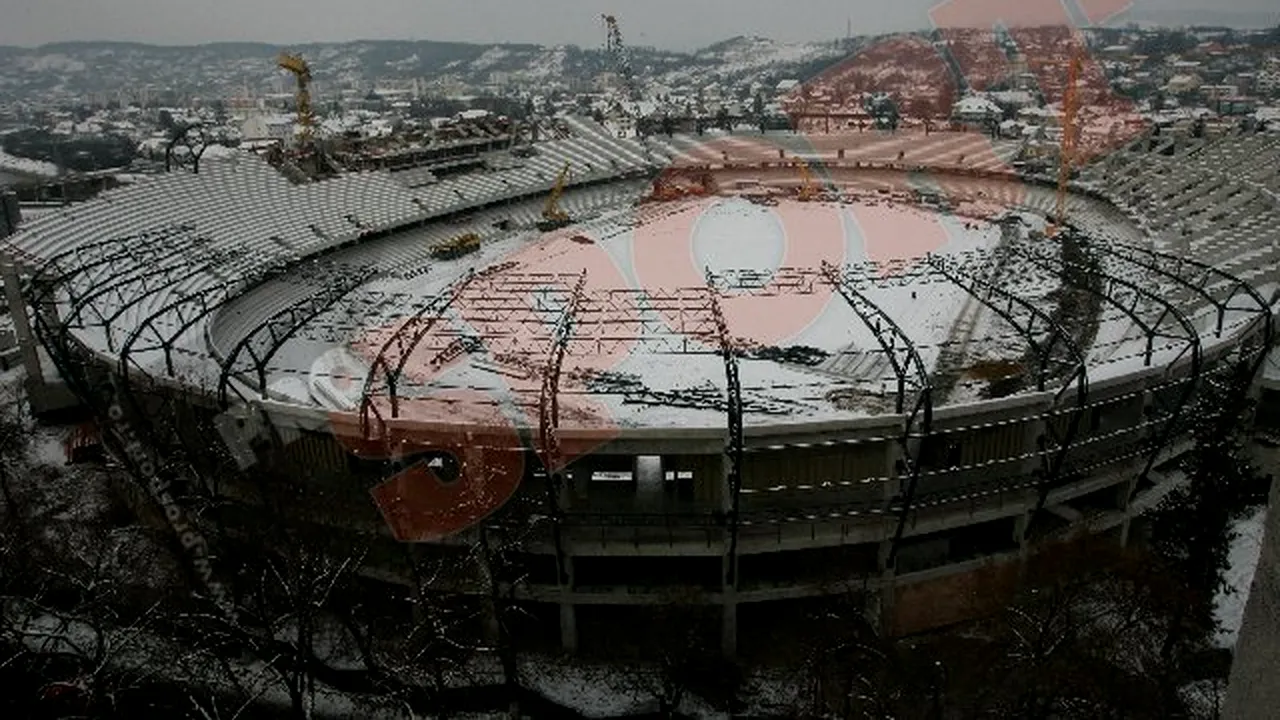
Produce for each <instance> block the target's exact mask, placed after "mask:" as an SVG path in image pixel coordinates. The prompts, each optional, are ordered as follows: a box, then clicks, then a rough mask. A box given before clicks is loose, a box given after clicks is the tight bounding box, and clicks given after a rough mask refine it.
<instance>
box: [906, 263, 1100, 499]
mask: <svg viewBox="0 0 1280 720" xmlns="http://www.w3.org/2000/svg"><path fill="white" fill-rule="evenodd" d="M925 261H926V262H928V263H929V264H930V265H931V266H932V267H934V268H935V269H936V270H937V271H938V272H939V273H941V274H942V275H943V276H944V277H946V278H947V279H948V280H950V281H951V282H953V283H955V284H956V285H958V286H960V287H962V288H964V290H965V292H967V293H969V294H970V295H971V296H972V297H974V298H975V299H977V300H978V301H979V302H981V303H982V304H983V305H985V306H987V307H988V308H990V309H991V310H992V312H995V313H996V314H997V315H999V316H1000V317H1001V318H1003V319H1004V320H1005V322H1007V323H1009V324H1010V325H1011V326H1012V327H1014V329H1016V330H1018V331H1019V332H1020V333H1021V334H1023V335H1024V336H1025V337H1026V338H1027V342H1028V344H1029V346H1030V347H1031V348H1032V349H1033V350H1034V351H1035V352H1036V354H1037V355H1039V361H1040V368H1039V370H1040V371H1039V374H1038V378H1037V388H1038V389H1039V390H1040V391H1041V392H1044V391H1045V388H1046V381H1047V379H1048V377H1047V376H1048V373H1049V366H1050V363H1051V362H1053V360H1054V357H1053V352H1054V349H1055V347H1057V346H1058V345H1059V343H1061V344H1062V345H1063V346H1064V349H1065V350H1066V352H1067V354H1068V355H1069V359H1070V362H1071V363H1072V367H1073V370H1072V372H1071V375H1070V376H1068V377H1067V378H1066V380H1065V381H1064V382H1063V386H1062V387H1061V388H1060V389H1059V390H1058V392H1057V393H1056V394H1055V395H1054V403H1053V404H1054V406H1055V407H1057V406H1058V404H1059V403H1060V402H1061V400H1062V397H1063V395H1064V394H1065V393H1066V392H1067V391H1068V390H1069V389H1070V388H1071V387H1072V385H1073V384H1074V385H1075V402H1074V403H1073V404H1072V407H1071V412H1070V416H1069V420H1068V421H1067V427H1066V429H1065V430H1064V431H1063V432H1062V433H1059V432H1058V429H1057V427H1056V426H1055V423H1053V422H1045V424H1044V426H1045V433H1046V434H1047V435H1049V436H1050V438H1051V439H1052V440H1053V441H1054V443H1055V445H1056V450H1055V451H1054V453H1053V454H1052V456H1050V455H1044V454H1042V455H1041V463H1042V465H1041V471H1042V472H1043V473H1044V477H1043V478H1042V481H1043V483H1044V484H1045V485H1051V484H1053V483H1054V482H1055V481H1056V480H1057V478H1058V475H1059V474H1060V473H1061V472H1062V468H1063V467H1064V466H1065V464H1066V457H1067V452H1068V451H1069V450H1070V448H1071V444H1072V443H1073V442H1074V441H1075V437H1076V433H1077V432H1078V431H1079V429H1080V420H1081V419H1082V417H1083V416H1084V411H1085V407H1086V405H1087V403H1088V396H1089V370H1088V364H1087V362H1086V356H1085V354H1084V352H1083V351H1082V350H1081V349H1080V346H1079V344H1077V343H1076V341H1075V339H1074V338H1073V337H1072V336H1071V333H1070V332H1068V331H1067V330H1066V328H1064V327H1062V325H1061V324H1060V323H1059V322H1058V321H1056V320H1054V319H1053V317H1051V316H1050V315H1049V314H1048V313H1046V312H1044V311H1043V310H1041V309H1040V308H1038V307H1036V306H1035V304H1033V303H1031V302H1028V301H1027V300H1025V299H1023V298H1020V297H1018V296H1017V295H1015V294H1014V293H1011V292H1009V291H1007V290H1005V289H1004V288H1003V287H1001V286H1000V285H998V284H996V283H994V282H992V281H990V280H988V279H986V278H985V277H983V276H982V275H971V276H967V277H966V275H965V274H964V273H963V271H960V272H957V271H956V269H954V268H949V267H948V263H946V262H945V261H943V260H941V259H940V258H938V257H937V256H935V255H932V254H930V255H928V256H926V258H925ZM996 297H999V299H1000V302H997V301H996V300H995V298H996ZM1015 308H1016V310H1015ZM1037 322H1039V323H1040V325H1041V326H1042V327H1041V328H1039V330H1040V331H1041V332H1044V331H1047V332H1048V334H1049V340H1048V341H1047V342H1044V343H1042V342H1040V341H1038V340H1036V335H1037V330H1038V328H1037V327H1036V323H1037ZM1059 362H1061V361H1059Z"/></svg>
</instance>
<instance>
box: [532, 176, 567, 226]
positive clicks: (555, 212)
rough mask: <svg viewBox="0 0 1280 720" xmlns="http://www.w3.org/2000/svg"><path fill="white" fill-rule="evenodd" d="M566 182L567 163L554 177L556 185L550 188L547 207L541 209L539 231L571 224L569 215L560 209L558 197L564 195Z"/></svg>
mask: <svg viewBox="0 0 1280 720" xmlns="http://www.w3.org/2000/svg"><path fill="white" fill-rule="evenodd" d="M568 182H569V163H565V164H564V169H563V170H561V171H560V175H559V176H558V177H556V184H555V185H554V186H553V187H552V188H551V195H549V196H548V197H547V205H546V207H544V208H543V209H542V222H540V223H538V229H539V230H543V231H550V230H557V229H559V228H562V227H564V226H565V225H568V224H569V223H570V222H572V221H571V220H570V219H569V213H567V212H565V211H564V210H561V209H560V196H561V195H563V194H564V187H565V185H566V184H567V183H568Z"/></svg>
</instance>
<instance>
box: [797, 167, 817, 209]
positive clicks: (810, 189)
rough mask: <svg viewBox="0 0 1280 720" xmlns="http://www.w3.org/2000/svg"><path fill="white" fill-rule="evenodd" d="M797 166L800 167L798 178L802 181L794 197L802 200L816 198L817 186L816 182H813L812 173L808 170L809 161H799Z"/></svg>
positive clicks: (807, 200) (806, 200)
mask: <svg viewBox="0 0 1280 720" xmlns="http://www.w3.org/2000/svg"><path fill="white" fill-rule="evenodd" d="M799 168H800V178H801V181H802V182H801V185H800V190H799V192H797V193H796V197H797V198H799V199H800V200H801V201H802V202H809V201H811V200H817V199H818V186H817V184H816V183H814V182H813V173H812V172H810V171H809V163H807V162H801V163H800V165H799Z"/></svg>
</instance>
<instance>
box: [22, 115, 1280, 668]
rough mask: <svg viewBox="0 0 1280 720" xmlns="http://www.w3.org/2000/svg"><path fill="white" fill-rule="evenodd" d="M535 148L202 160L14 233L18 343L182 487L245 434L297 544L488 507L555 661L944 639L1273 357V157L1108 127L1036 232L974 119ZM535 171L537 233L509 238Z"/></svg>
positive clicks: (1152, 496)
mask: <svg viewBox="0 0 1280 720" xmlns="http://www.w3.org/2000/svg"><path fill="white" fill-rule="evenodd" d="M568 126H569V132H568V133H566V135H565V136H564V137H560V138H557V139H553V140H547V141H544V142H539V143H536V144H534V145H533V146H532V149H529V146H524V147H523V148H521V149H519V151H513V150H511V149H504V150H498V151H487V152H485V153H483V154H482V155H481V156H479V160H482V161H483V162H481V163H477V164H475V166H474V167H470V168H468V167H463V168H462V169H460V170H459V169H458V168H456V167H455V168H454V169H452V170H448V169H436V170H434V171H433V170H432V169H430V168H429V167H428V168H425V169H424V168H418V169H414V170H408V171H403V172H394V173H391V172H368V173H351V174H344V175H339V176H338V177H335V178H332V179H327V180H322V181H318V182H309V183H300V184H296V183H294V182H291V181H290V180H289V179H287V178H286V176H285V175H284V174H282V173H281V172H280V171H278V170H277V169H276V168H274V167H272V166H271V165H270V164H268V163H267V162H266V161H265V160H263V159H261V158H259V157H258V156H255V155H252V154H249V153H242V152H227V153H219V154H215V153H209V154H208V155H207V156H206V157H205V158H204V159H203V160H202V161H201V163H200V166H199V171H198V172H196V173H187V172H176V173H171V174H168V175H165V176H161V177H158V178H153V179H149V180H146V181H143V182H139V183H137V184H134V185H131V186H127V187H122V188H118V189H115V190H111V191H108V192H105V193H103V194H102V195H101V196H100V197H98V198H96V199H94V200H92V201H89V202H86V203H83V204H77V205H72V206H68V207H67V208H65V209H63V210H59V211H57V212H53V213H50V214H47V215H44V216H42V217H39V218H37V219H35V220H33V221H31V222H29V223H25V224H23V225H21V226H20V228H19V231H18V232H17V233H16V234H15V235H14V236H13V237H12V238H10V239H9V240H8V245H7V246H8V251H9V252H10V254H11V255H12V256H13V259H14V260H15V262H16V263H17V265H18V266H19V267H20V268H21V270H22V272H23V273H24V274H25V275H26V276H27V277H29V278H31V282H30V283H29V284H28V285H27V296H26V298H25V300H26V302H27V304H28V305H29V306H30V307H31V308H32V310H31V319H30V324H31V325H32V326H33V327H34V328H35V330H36V333H35V334H36V335H37V336H38V337H39V340H40V343H41V345H42V346H43V350H42V351H41V353H42V354H40V355H38V356H37V355H35V354H34V353H33V354H32V357H34V358H35V359H37V360H38V359H43V360H45V363H44V364H45V366H46V367H45V368H44V370H43V373H44V375H43V377H46V378H47V380H48V382H49V383H51V384H52V383H55V382H58V381H59V380H58V379H57V377H55V376H58V375H60V376H61V378H62V379H64V380H65V381H66V382H67V383H68V384H69V385H70V386H71V389H72V390H73V391H74V392H75V393H76V394H77V395H79V396H81V399H82V400H84V401H85V402H87V403H89V404H91V405H94V404H96V406H97V407H96V409H97V410H98V411H99V414H101V415H108V416H110V418H109V420H110V421H111V422H108V421H107V420H104V428H105V429H106V431H108V432H111V431H113V430H112V428H117V429H118V428H120V427H124V426H127V424H128V423H129V422H133V423H134V425H133V426H131V427H147V428H149V429H148V430H147V433H148V434H149V435H150V439H151V440H152V441H154V442H156V443H157V444H159V445H161V446H164V445H166V444H174V445H175V446H179V445H180V446H181V447H182V448H185V449H186V450H185V451H184V452H183V453H182V454H181V457H182V458H183V464H184V465H186V466H191V467H198V468H201V470H200V472H203V473H208V474H217V473H219V472H221V471H220V470H219V469H218V468H219V467H220V465H219V463H222V465H221V467H222V468H223V469H228V468H229V469H231V470H234V471H235V472H234V473H227V474H228V475H232V474H235V475H237V476H251V475H252V474H253V473H254V472H255V467H256V466H255V464H254V463H255V461H256V460H258V459H260V458H258V457H257V456H254V455H253V453H254V452H261V448H260V445H261V443H258V442H257V441H258V440H262V439H263V438H266V439H267V440H266V442H267V443H268V444H271V445H272V446H273V447H276V448H277V449H279V450H280V451H281V452H280V455H281V457H283V458H285V460H280V461H273V463H272V464H271V467H272V468H273V469H278V468H280V467H289V468H292V471H294V472H295V474H297V475H298V477H299V479H300V480H302V481H305V483H311V484H314V485H315V486H317V487H323V488H324V491H323V492H322V493H312V494H309V495H307V498H306V499H305V500H299V508H300V509H299V511H298V512H299V516H300V517H304V518H305V519H306V520H307V521H309V522H316V523H319V524H321V525H323V526H324V527H328V528H332V529H333V532H335V533H337V532H340V531H341V532H347V531H349V532H352V533H357V532H359V533H366V534H372V533H377V534H379V536H380V537H381V542H383V544H384V545H385V546H387V547H392V546H395V545H396V543H404V542H411V543H417V547H419V548H428V547H429V548H436V549H438V550H439V551H440V552H448V551H449V550H448V549H449V548H455V549H456V548H462V547H465V546H467V545H468V544H469V543H470V542H471V541H472V540H474V538H475V537H476V535H477V533H479V532H480V528H481V527H491V528H494V530H492V531H493V532H507V533H508V534H510V533H511V532H513V531H512V530H510V528H512V527H516V526H517V525H518V526H519V527H521V528H522V529H523V530H522V532H525V535H523V536H522V539H521V544H520V552H519V557H520V558H522V562H524V563H525V568H526V571H525V574H524V581H523V582H521V583H520V585H519V587H518V588H517V589H516V590H515V591H514V592H516V593H517V594H518V596H519V598H520V599H521V600H524V601H528V602H529V603H530V604H531V605H533V606H537V607H540V608H542V609H543V610H545V611H547V613H548V615H547V616H548V618H552V619H551V620H550V622H551V623H553V624H554V625H555V627H557V628H559V636H560V638H561V640H562V641H563V643H564V644H565V645H567V646H570V647H573V646H576V645H577V644H578V643H579V640H580V639H581V641H582V642H584V643H586V642H599V641H602V640H603V639H606V638H607V636H605V633H604V631H603V630H602V631H600V632H596V631H595V630H594V628H596V627H604V626H603V625H602V624H603V623H606V622H612V621H616V620H617V619H618V618H619V617H621V616H622V615H621V613H625V612H629V610H628V609H627V607H626V606H639V605H650V604H659V603H666V602H670V601H672V600H673V598H680V599H682V600H684V601H689V602H693V603H701V604H703V605H705V606H706V607H707V608H708V609H712V610H714V609H716V608H719V609H720V614H719V615H718V616H717V617H719V618H720V623H721V625H720V628H721V630H722V632H723V636H722V637H723V639H724V644H725V646H726V648H728V649H732V648H734V647H735V646H736V644H737V637H738V632H739V631H738V628H739V626H740V625H741V624H744V623H747V622H750V618H751V617H755V616H757V615H759V616H764V615H767V614H770V613H775V612H777V610H778V608H779V607H783V606H785V604H786V603H798V602H803V601H805V599H807V598H813V597H819V596H823V595H830V594H836V593H847V592H850V591H859V592H863V591H865V592H866V593H868V594H869V595H870V596H872V597H875V598H877V601H878V603H877V604H878V608H879V613H880V617H881V618H882V620H883V622H884V623H885V624H886V626H887V628H889V629H890V630H891V631H893V632H900V633H905V632H913V631H918V630H922V629H925V628H928V627H932V626H937V625H941V624H946V623H948V622H951V621H954V620H957V619H960V618H962V617H964V616H966V615H967V614H969V613H971V612H972V611H973V603H974V602H976V600H975V598H976V597H977V596H978V595H980V594H981V592H979V591H980V589H981V586H982V585H983V584H992V583H994V584H1000V583H1003V582H1006V581H1008V580H1009V579H1010V578H1012V577H1014V576H1015V575H1016V573H1017V568H1018V566H1019V563H1021V562H1022V561H1024V560H1025V559H1026V558H1027V557H1028V556H1029V555H1031V554H1033V553H1034V551H1035V549H1036V548H1037V547H1039V546H1041V545H1042V544H1043V543H1045V542H1048V541H1051V540H1054V539H1061V538H1065V537H1070V536H1072V535H1073V534H1075V533H1077V532H1080V531H1085V532H1088V533H1091V534H1095V535H1113V536H1114V537H1115V538H1116V541H1117V542H1121V543H1124V542H1127V541H1128V538H1129V535H1130V533H1131V531H1132V525H1133V522H1134V520H1135V518H1136V517H1137V516H1138V515H1139V514H1140V513H1141V512H1142V510H1143V509H1145V508H1147V507H1150V506H1151V505H1152V503H1154V502H1156V501H1158V499H1159V498H1160V497H1161V496H1162V494H1163V493H1165V492H1167V490H1168V488H1169V487H1171V485H1172V484H1174V483H1176V482H1178V480H1179V477H1178V475H1177V473H1176V472H1173V471H1166V470H1165V468H1166V461H1168V460H1169V459H1171V458H1173V457H1175V456H1176V455H1177V454H1178V453H1180V452H1182V451H1184V450H1185V448H1186V445H1187V438H1186V434H1185V424H1184V423H1185V420H1186V414H1187V412H1188V411H1189V409H1190V402H1191V401H1192V400H1193V398H1194V396H1195V392H1196V390H1197V388H1198V387H1200V386H1201V385H1202V384H1203V383H1202V381H1203V379H1204V378H1205V377H1206V376H1207V375H1208V374H1209V373H1212V372H1214V371H1215V369H1216V368H1218V367H1220V366H1222V365H1223V361H1224V360H1227V359H1236V358H1240V357H1246V358H1261V356H1262V353H1263V349H1264V348H1266V347H1268V346H1269V344H1270V342H1271V333H1272V320H1271V312H1270V308H1271V304H1272V302H1273V300H1274V299H1275V296H1276V289H1277V285H1276V281H1277V261H1278V260H1280V206H1278V205H1277V195H1276V193H1277V189H1278V188H1280V176H1278V175H1277V174H1276V167H1277V166H1278V164H1277V161H1278V160H1280V138H1278V137H1277V136H1275V135H1270V136H1266V135H1256V136H1255V135H1251V136H1240V137H1236V136H1232V137H1228V138H1220V139H1208V140H1193V139H1186V138H1181V139H1178V138H1173V137H1143V138H1141V139H1138V140H1135V141H1134V142H1132V143H1131V144H1130V145H1128V146H1127V147H1125V148H1122V149H1120V150H1118V151H1116V152H1113V153H1111V154H1110V155H1108V156H1107V157H1106V158H1105V159H1102V160H1099V161H1097V162H1095V163H1093V164H1091V165H1089V166H1087V167H1086V168H1084V169H1083V170H1082V171H1081V172H1080V173H1079V176H1078V178H1077V179H1076V180H1075V182H1074V183H1073V192H1072V194H1071V195H1070V196H1069V198H1068V202H1067V205H1066V210H1067V217H1068V219H1069V227H1066V228H1062V229H1061V230H1060V232H1058V233H1057V234H1055V235H1053V237H1047V236H1046V234H1045V233H1044V230H1045V229H1046V227H1047V224H1048V222H1049V218H1050V217H1051V216H1052V215H1053V213H1054V210H1055V202H1056V201H1057V197H1056V193H1055V188H1054V187H1052V185H1050V184H1042V183H1039V182H1037V181H1036V180H1035V179H1033V178H1025V177H1021V176H1019V175H1018V174H1017V173H1016V172H1014V171H1012V170H1011V169H1009V160H1010V157H1009V154H1008V153H1009V152H1010V151H1011V150H1012V148H1005V147H1004V146H1002V145H1000V144H999V143H996V144H993V143H992V141H991V140H990V139H989V138H987V137H985V136H982V135H978V134H969V133H950V132H934V133H929V134H921V133H897V134H893V133H880V132H866V133H851V134H838V135H798V134H790V133H779V134H773V133H770V134H766V135H732V134H731V135H716V136H707V137H693V136H681V135H676V136H674V137H665V136H663V137H651V138H645V139H640V140H636V139H618V138H616V137H613V136H611V135H610V133H608V132H607V131H606V130H605V129H604V128H602V127H601V126H599V125H596V124H594V123H592V122H590V121H584V120H577V119H570V120H568ZM566 163H567V164H568V166H569V168H570V172H569V173H568V182H567V189H566V190H565V191H564V194H563V197H562V198H561V199H560V206H561V207H562V208H563V210H564V211H565V212H567V213H568V215H569V217H570V218H572V222H571V223H570V224H568V225H567V226H564V227H560V228H557V229H552V230H542V229H539V224H540V221H542V220H543V213H544V210H545V209H546V207H547V205H548V203H547V196H548V193H550V192H551V191H552V190H553V188H554V186H555V185H556V182H557V176H558V174H559V173H560V172H561V170H562V169H563V168H564V167H565V165H566ZM660 174H661V177H663V178H666V179H665V180H661V181H660V182H659V183H658V184H660V185H662V187H664V188H667V189H670V188H672V187H676V186H679V187H680V189H681V191H680V192H676V193H674V196H673V197H664V198H657V197H654V195H656V194H657V193H656V190H655V188H656V185H655V180H654V178H655V177H656V176H659V175H660ZM681 183H683V185H682V184H681ZM470 234H474V235H475V236H476V237H477V238H478V240H479V242H478V248H477V247H474V246H473V247H470V248H468V251H467V252H459V253H448V252H440V248H441V247H447V246H448V245H449V243H450V242H453V241H455V240H456V239H457V238H461V237H464V236H468V235H470ZM464 244H465V243H464ZM50 360H51V361H52V365H55V366H57V367H58V368H60V370H61V373H58V372H56V371H55V370H54V369H53V368H50V367H48V366H49V365H50V364H51V363H50V362H49V361H50ZM81 368H90V369H89V370H84V369H81ZM112 378H114V379H115V386H116V387H118V388H120V390H119V392H120V393H122V394H123V395H125V396H127V400H128V402H123V401H119V400H112V395H111V394H110V393H107V394H106V395H103V394H102V393H98V390H99V389H101V388H103V387H108V386H109V385H110V384H111V380H112ZM95 398H97V399H95ZM103 398H105V399H103ZM117 402H118V403H119V404H115V403H117ZM158 402H161V403H163V404H164V407H165V408H167V410H166V411H165V412H175V413H177V414H178V415H179V416H182V417H186V418H188V419H189V421H188V422H183V423H173V424H172V425H173V427H166V428H165V429H163V431H157V430H155V429H154V425H155V424H154V423H152V424H150V425H148V424H147V422H146V421H147V419H148V417H147V416H148V415H151V416H155V417H158V416H159V415H157V414H156V413H158V412H159V411H158V410H156V408H157V407H158V406H157V405H156V403H158ZM121 407H122V408H123V412H122V411H121V410H117V408H121ZM175 408H176V409H175ZM130 418H134V419H133V420H130ZM113 422H114V423H115V424H114V425H113V424H112V423H113ZM223 444H226V445H227V446H228V448H227V449H228V450H229V451H230V452H229V453H224V452H221V451H220V446H221V445H223ZM214 446H219V447H214ZM255 448H256V449H255ZM162 454H163V453H162ZM134 460H135V462H136V461H137V460H138V459H137V458H134ZM237 461H238V467H237V466H236V462H237ZM142 462H143V464H146V463H150V462H151V461H149V460H145V459H144V460H143V461H142ZM282 462H283V463H286V464H285V465H281V464H280V463H282ZM173 465H174V463H170V462H161V461H160V460H156V461H155V462H154V463H152V466H153V468H154V469H155V471H157V472H161V473H164V472H174V473H178V472H179V471H178V470H176V469H174V467H173ZM547 468H550V469H551V472H550V473H548V472H547ZM242 469H243V470H245V472H243V473H240V472H239V471H240V470H242ZM235 487H236V483H234V482H230V481H228V482H226V483H225V486H224V488H223V490H222V492H225V493H226V494H227V495H228V496H235V495H236V493H237V492H238V491H237V490H236V489H235ZM304 507H305V509H302V508H304ZM514 520H518V521H519V522H518V523H517V522H514ZM504 528H505V530H504ZM384 554H385V555H386V562H385V565H386V568H387V572H386V574H385V577H387V578H389V579H392V580H395V579H396V578H397V576H398V572H399V571H398V570H397V562H398V560H397V557H398V556H397V555H396V554H395V552H393V551H391V550H388V551H386V552H385V553H384ZM473 581H474V579H473V578H469V577H463V576H459V577H456V578H454V579H453V582H454V583H455V586H456V587H459V588H462V589H474V588H476V587H479V584H478V582H473ZM442 582H443V581H442ZM477 592H478V590H477ZM598 624H600V625H598ZM611 627H614V628H617V627H619V625H618V624H617V623H616V622H612V624H611ZM615 631H616V630H610V631H608V632H615Z"/></svg>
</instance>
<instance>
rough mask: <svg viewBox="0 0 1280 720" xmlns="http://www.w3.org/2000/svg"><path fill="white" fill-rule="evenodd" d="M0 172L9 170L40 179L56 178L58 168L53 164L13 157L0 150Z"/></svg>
mask: <svg viewBox="0 0 1280 720" xmlns="http://www.w3.org/2000/svg"><path fill="white" fill-rule="evenodd" d="M0 170H9V171H11V172H17V173H23V174H26V175H40V176H42V177H57V176H58V166H57V165H54V164H53V163H47V162H41V161H39V160H28V159H26V158H20V157H14V156H13V155H10V154H8V153H6V152H5V151H3V150H0Z"/></svg>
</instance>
